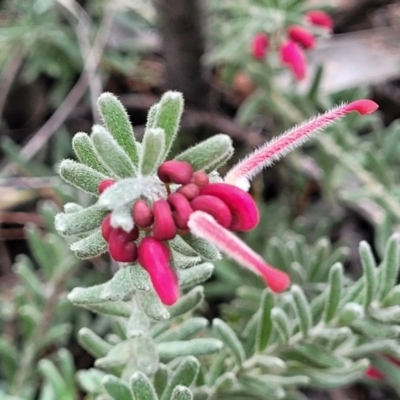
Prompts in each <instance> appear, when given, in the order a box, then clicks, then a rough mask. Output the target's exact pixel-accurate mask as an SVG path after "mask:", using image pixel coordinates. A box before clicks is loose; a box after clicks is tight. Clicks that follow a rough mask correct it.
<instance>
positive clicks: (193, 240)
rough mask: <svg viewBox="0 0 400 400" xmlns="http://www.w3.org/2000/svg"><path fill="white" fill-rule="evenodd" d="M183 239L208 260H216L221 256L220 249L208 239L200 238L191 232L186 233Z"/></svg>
mask: <svg viewBox="0 0 400 400" xmlns="http://www.w3.org/2000/svg"><path fill="white" fill-rule="evenodd" d="M183 239H184V240H185V242H186V243H188V244H189V246H190V247H191V248H192V249H193V250H194V251H196V252H197V253H198V254H199V255H200V256H201V257H202V258H203V259H205V260H208V261H215V260H219V259H220V258H221V254H220V252H219V251H218V249H217V248H216V247H215V246H213V245H212V244H211V243H209V242H208V241H206V240H204V239H201V238H198V237H196V236H194V235H192V234H190V233H189V234H187V235H185V236H184V237H183Z"/></svg>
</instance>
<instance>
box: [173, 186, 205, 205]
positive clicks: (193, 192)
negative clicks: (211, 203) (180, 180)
mask: <svg viewBox="0 0 400 400" xmlns="http://www.w3.org/2000/svg"><path fill="white" fill-rule="evenodd" d="M199 191H200V190H199V187H198V186H197V185H196V184H195V183H188V184H187V185H182V186H181V187H179V188H178V190H177V191H176V192H177V193H180V194H183V195H184V196H185V197H186V198H187V199H188V200H189V201H190V200H192V199H194V198H195V197H197V196H198V195H199Z"/></svg>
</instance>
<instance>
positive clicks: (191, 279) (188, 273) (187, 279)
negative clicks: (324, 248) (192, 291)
mask: <svg viewBox="0 0 400 400" xmlns="http://www.w3.org/2000/svg"><path fill="white" fill-rule="evenodd" d="M213 271H214V265H213V264H211V263H203V264H199V265H196V266H194V267H191V268H187V269H182V270H180V271H179V285H180V286H181V287H182V288H187V287H191V286H196V285H198V284H200V283H202V282H204V281H206V280H207V279H209V278H210V277H211V275H212V273H213Z"/></svg>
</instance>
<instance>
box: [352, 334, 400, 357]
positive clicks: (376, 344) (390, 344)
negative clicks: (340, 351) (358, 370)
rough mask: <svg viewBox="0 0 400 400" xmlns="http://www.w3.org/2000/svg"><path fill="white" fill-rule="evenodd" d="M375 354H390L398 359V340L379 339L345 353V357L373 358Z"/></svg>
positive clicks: (399, 353)
mask: <svg viewBox="0 0 400 400" xmlns="http://www.w3.org/2000/svg"><path fill="white" fill-rule="evenodd" d="M374 354H390V355H392V356H394V357H396V358H398V357H400V346H399V344H398V342H397V341H396V340H391V339H377V340H374V341H369V342H367V343H364V344H361V345H359V346H356V347H354V348H349V349H348V350H346V351H345V356H347V357H351V358H361V357H371V355H374Z"/></svg>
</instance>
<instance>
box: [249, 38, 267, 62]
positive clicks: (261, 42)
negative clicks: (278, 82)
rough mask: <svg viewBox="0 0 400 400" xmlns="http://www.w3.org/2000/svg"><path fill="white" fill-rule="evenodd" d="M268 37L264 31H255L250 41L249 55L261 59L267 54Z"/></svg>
mask: <svg viewBox="0 0 400 400" xmlns="http://www.w3.org/2000/svg"><path fill="white" fill-rule="evenodd" d="M268 47H269V38H268V36H267V34H266V33H264V32H260V33H257V34H256V35H255V36H254V37H253V40H252V42H251V55H252V56H253V57H254V58H255V59H256V60H263V59H264V58H265V56H266V55H267V51H268Z"/></svg>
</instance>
